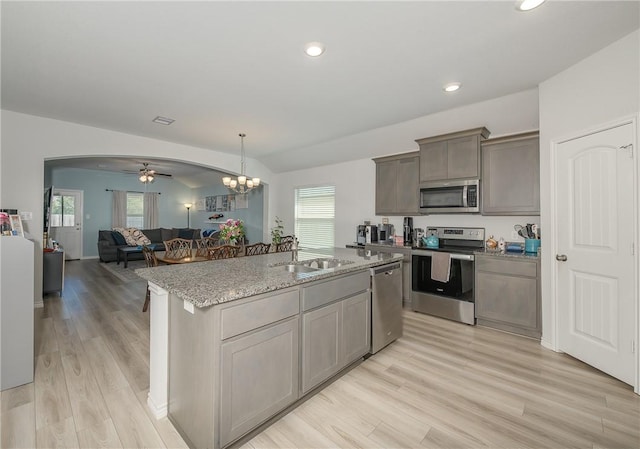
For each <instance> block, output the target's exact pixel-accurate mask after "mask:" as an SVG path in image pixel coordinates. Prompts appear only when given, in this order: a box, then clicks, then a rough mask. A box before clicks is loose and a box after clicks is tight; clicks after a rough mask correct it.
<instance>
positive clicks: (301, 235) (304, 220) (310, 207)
mask: <svg viewBox="0 0 640 449" xmlns="http://www.w3.org/2000/svg"><path fill="white" fill-rule="evenodd" d="M335 193H336V188H335V186H319V187H304V188H300V189H296V203H295V234H296V237H297V238H298V240H299V241H300V244H301V245H304V246H305V247H306V248H310V249H318V248H333V247H334V246H335V215H336V214H335V210H336V201H335V196H336V195H335Z"/></svg>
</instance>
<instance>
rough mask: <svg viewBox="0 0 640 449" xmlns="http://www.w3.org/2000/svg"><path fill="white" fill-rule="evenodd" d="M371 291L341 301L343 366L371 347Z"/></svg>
mask: <svg viewBox="0 0 640 449" xmlns="http://www.w3.org/2000/svg"><path fill="white" fill-rule="evenodd" d="M370 317H371V293H370V292H369V291H366V292H363V293H360V294H358V295H356V296H352V297H351V298H347V299H345V300H344V301H342V341H343V343H344V345H343V351H342V357H343V363H344V366H347V365H349V364H350V363H351V362H353V361H355V360H358V359H359V358H360V357H362V356H363V355H365V354H366V353H368V352H369V349H370V348H371V319H370Z"/></svg>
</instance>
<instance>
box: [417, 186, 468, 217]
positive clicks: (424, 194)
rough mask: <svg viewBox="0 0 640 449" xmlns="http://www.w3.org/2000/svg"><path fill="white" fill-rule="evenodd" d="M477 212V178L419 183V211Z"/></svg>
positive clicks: (436, 212) (445, 212)
mask: <svg viewBox="0 0 640 449" xmlns="http://www.w3.org/2000/svg"><path fill="white" fill-rule="evenodd" d="M479 212H480V180H479V179H458V180H451V181H432V182H424V183H422V184H420V213H423V214H459V213H471V214H474V213H479Z"/></svg>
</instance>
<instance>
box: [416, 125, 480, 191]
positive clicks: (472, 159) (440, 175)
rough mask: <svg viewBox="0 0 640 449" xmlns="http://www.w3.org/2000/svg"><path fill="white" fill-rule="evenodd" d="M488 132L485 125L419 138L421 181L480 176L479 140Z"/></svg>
mask: <svg viewBox="0 0 640 449" xmlns="http://www.w3.org/2000/svg"><path fill="white" fill-rule="evenodd" d="M489 134H490V133H489V130H488V129H487V128H484V127H483V128H475V129H469V130H466V131H460V132H456V133H450V134H443V135H440V136H434V137H426V138H424V139H418V140H416V142H417V143H418V145H420V176H419V182H428V181H444V180H448V179H469V178H476V179H477V178H479V177H480V174H481V158H480V143H481V142H482V140H484V139H486V138H487V137H489Z"/></svg>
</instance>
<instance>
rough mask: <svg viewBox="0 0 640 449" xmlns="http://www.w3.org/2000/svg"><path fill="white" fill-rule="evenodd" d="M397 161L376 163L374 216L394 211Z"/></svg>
mask: <svg viewBox="0 0 640 449" xmlns="http://www.w3.org/2000/svg"><path fill="white" fill-rule="evenodd" d="M397 163H398V162H397V161H385V162H378V163H376V215H384V214H388V213H392V212H394V211H395V207H396V184H397V180H398V175H397Z"/></svg>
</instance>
